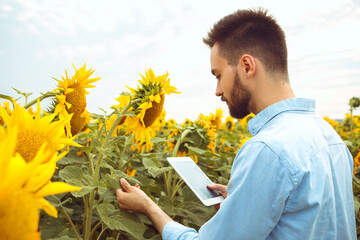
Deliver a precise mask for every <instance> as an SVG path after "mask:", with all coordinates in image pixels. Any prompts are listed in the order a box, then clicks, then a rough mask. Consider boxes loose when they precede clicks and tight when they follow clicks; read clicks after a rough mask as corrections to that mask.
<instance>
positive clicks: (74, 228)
mask: <svg viewBox="0 0 360 240" xmlns="http://www.w3.org/2000/svg"><path fill="white" fill-rule="evenodd" d="M60 211H61V212H62V213H63V214H64V215H65V217H66V219H67V220H68V222H69V223H70V225H71V227H72V229H73V230H74V232H75V235H76V238H77V239H78V240H80V235H79V233H78V231H77V230H76V227H75V225H74V223H73V222H72V220H71V218H70V216H69V214H67V212H66V211H65V210H64V208H63V206H62V205H60Z"/></svg>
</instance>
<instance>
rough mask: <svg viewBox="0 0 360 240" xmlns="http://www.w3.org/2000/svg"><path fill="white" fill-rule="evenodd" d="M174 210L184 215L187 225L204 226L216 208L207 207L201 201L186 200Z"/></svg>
mask: <svg viewBox="0 0 360 240" xmlns="http://www.w3.org/2000/svg"><path fill="white" fill-rule="evenodd" d="M174 211H175V213H176V214H177V215H179V216H182V217H184V224H185V225H188V226H189V224H190V225H195V226H198V227H200V226H202V225H203V224H204V223H205V222H206V221H208V220H209V219H210V218H211V217H212V216H213V215H214V213H215V211H214V208H212V207H209V208H207V207H205V206H204V205H203V204H202V203H200V202H184V203H181V204H179V205H178V206H177V207H176V208H174Z"/></svg>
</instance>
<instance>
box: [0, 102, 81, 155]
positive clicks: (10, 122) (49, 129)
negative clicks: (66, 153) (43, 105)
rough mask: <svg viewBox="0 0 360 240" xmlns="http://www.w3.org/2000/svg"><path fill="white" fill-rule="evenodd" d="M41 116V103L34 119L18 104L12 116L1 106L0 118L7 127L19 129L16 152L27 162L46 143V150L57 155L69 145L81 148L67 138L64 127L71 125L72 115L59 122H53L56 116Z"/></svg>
mask: <svg viewBox="0 0 360 240" xmlns="http://www.w3.org/2000/svg"><path fill="white" fill-rule="evenodd" d="M40 114H41V109H40V103H39V101H38V104H37V111H36V113H35V117H34V118H33V117H32V115H31V114H30V113H29V112H28V111H26V109H25V108H23V107H21V106H20V105H18V104H15V108H14V110H13V111H12V112H11V115H10V114H9V113H8V112H7V111H6V109H5V108H2V107H1V106H0V116H1V117H2V118H3V120H4V123H5V125H6V127H7V128H10V129H11V128H15V127H16V128H17V129H18V134H17V142H16V149H15V152H16V153H19V154H20V155H21V156H22V158H23V159H24V160H25V161H27V162H30V161H32V160H33V159H34V157H35V156H36V154H37V152H38V151H39V149H40V147H41V146H42V145H43V144H44V143H47V145H46V148H47V150H49V151H50V152H51V153H55V152H57V150H60V149H63V148H64V147H65V146H67V145H72V146H77V147H81V146H80V145H79V144H77V143H75V142H74V141H73V140H72V139H69V138H67V137H66V136H65V130H64V126H65V125H66V124H67V123H69V121H70V118H71V115H69V116H67V117H66V118H63V119H61V120H59V121H53V120H54V118H55V116H56V115H55V114H50V115H47V116H45V117H42V118H41V117H40Z"/></svg>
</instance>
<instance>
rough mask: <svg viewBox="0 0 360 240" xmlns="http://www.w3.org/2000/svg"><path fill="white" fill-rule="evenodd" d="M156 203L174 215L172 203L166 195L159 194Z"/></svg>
mask: <svg viewBox="0 0 360 240" xmlns="http://www.w3.org/2000/svg"><path fill="white" fill-rule="evenodd" d="M158 204H159V206H160V207H161V208H162V210H164V212H166V213H167V214H168V215H175V212H174V208H173V204H172V202H171V200H170V198H169V197H168V196H161V197H160V199H159V203H158Z"/></svg>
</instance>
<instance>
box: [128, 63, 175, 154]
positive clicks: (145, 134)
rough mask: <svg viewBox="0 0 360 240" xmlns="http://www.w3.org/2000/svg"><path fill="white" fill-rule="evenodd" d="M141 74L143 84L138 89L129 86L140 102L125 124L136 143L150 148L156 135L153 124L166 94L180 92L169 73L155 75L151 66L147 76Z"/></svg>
mask: <svg viewBox="0 0 360 240" xmlns="http://www.w3.org/2000/svg"><path fill="white" fill-rule="evenodd" d="M140 76H141V78H142V80H139V83H140V85H141V86H137V89H133V88H129V87H128V88H129V89H130V91H131V93H132V94H133V95H134V98H133V99H134V100H138V101H139V102H138V103H137V104H136V105H135V106H134V108H133V109H134V112H135V116H134V117H130V116H128V117H126V119H125V125H126V132H127V134H130V133H132V134H134V138H135V139H134V141H135V142H136V144H138V146H141V149H147V150H149V149H150V148H151V147H152V143H151V142H150V141H151V136H152V135H154V134H153V133H152V131H153V129H152V128H151V126H152V125H153V124H154V122H155V121H156V119H157V118H158V117H159V116H160V115H161V113H162V110H163V106H164V101H165V94H170V93H179V92H177V91H176V88H175V87H173V86H171V85H170V79H169V77H168V76H169V75H168V74H165V75H161V76H155V74H154V72H153V70H152V69H151V68H150V69H148V70H147V71H145V76H143V75H141V74H140ZM144 146H145V148H143V147H144Z"/></svg>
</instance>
